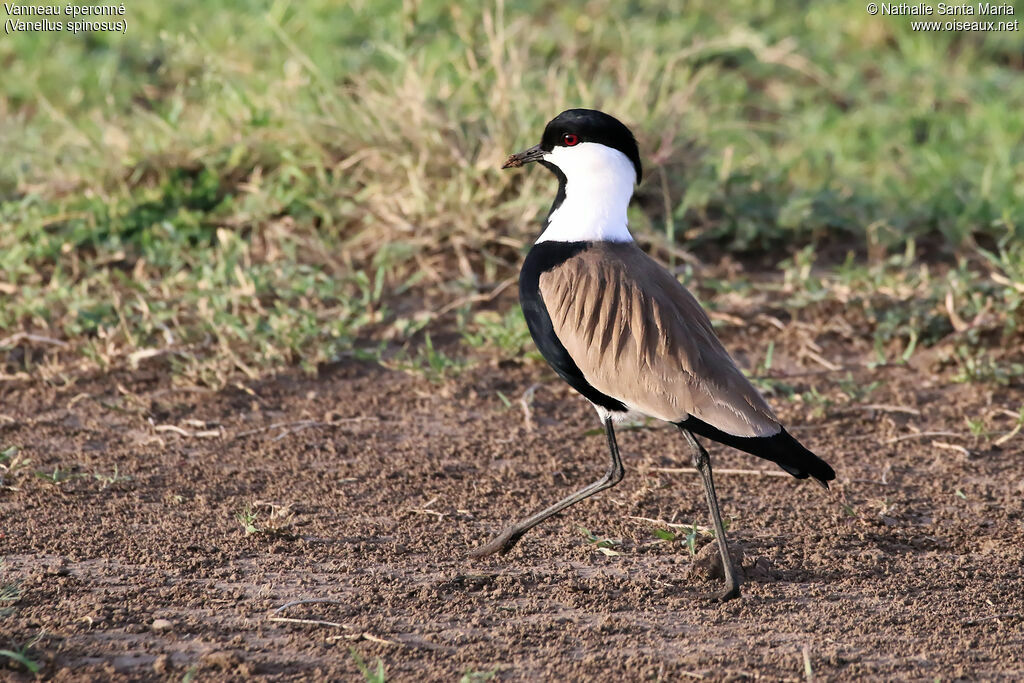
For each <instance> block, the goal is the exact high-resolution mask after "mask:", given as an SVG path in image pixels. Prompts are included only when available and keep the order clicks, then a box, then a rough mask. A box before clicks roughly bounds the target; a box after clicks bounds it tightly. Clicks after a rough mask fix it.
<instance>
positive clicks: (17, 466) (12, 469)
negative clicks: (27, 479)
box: [0, 446, 32, 491]
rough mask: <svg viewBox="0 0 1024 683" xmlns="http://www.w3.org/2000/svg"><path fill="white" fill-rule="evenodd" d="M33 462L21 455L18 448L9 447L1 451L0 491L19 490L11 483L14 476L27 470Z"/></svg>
mask: <svg viewBox="0 0 1024 683" xmlns="http://www.w3.org/2000/svg"><path fill="white" fill-rule="evenodd" d="M30 464H32V461H31V460H29V459H28V458H26V457H25V456H24V455H22V454H21V449H19V448H18V447H17V446H7V447H6V448H3V449H0V490H3V489H9V490H12V491H15V490H17V489H16V488H15V486H14V484H12V483H9V481H12V480H13V479H14V475H16V474H18V473H19V472H21V471H23V470H26V469H27V468H28V466H29V465H30Z"/></svg>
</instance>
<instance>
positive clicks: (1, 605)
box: [0, 563, 21, 617]
mask: <svg viewBox="0 0 1024 683" xmlns="http://www.w3.org/2000/svg"><path fill="white" fill-rule="evenodd" d="M0 569H3V564H2V563H0ZM20 599H21V582H19V581H12V582H10V583H4V584H0V617H6V616H7V615H9V614H11V613H12V612H14V607H13V605H14V603H16V602H18V600H20Z"/></svg>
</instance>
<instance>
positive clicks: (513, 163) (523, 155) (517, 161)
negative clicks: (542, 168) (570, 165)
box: [502, 145, 545, 168]
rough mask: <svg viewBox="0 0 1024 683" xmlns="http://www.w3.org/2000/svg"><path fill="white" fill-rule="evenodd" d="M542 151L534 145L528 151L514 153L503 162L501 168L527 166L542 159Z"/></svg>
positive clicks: (538, 146)
mask: <svg viewBox="0 0 1024 683" xmlns="http://www.w3.org/2000/svg"><path fill="white" fill-rule="evenodd" d="M544 154H545V152H544V150H543V149H541V146H540V145H534V146H533V147H531V148H530V149H524V150H523V151H522V152H516V153H515V154H510V155H509V157H508V159H506V160H505V164H504V165H503V166H502V168H519V167H520V166H522V165H523V164H528V163H530V162H531V161H540V160H541V159H543V158H544Z"/></svg>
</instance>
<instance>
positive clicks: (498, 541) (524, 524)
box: [469, 417, 626, 557]
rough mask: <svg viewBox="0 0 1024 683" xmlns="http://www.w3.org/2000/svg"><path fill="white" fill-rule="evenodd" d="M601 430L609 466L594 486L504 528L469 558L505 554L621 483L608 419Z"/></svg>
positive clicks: (620, 462)
mask: <svg viewBox="0 0 1024 683" xmlns="http://www.w3.org/2000/svg"><path fill="white" fill-rule="evenodd" d="M604 429H605V432H606V433H607V435H608V449H609V450H610V451H611V464H610V465H609V466H608V471H607V472H605V474H604V476H603V477H601V478H600V479H598V480H597V481H595V482H594V483H593V484H590V485H589V486H586V487H584V488H582V489H580V490H579V491H577V492H576V493H574V494H572V495H571V496H569V497H568V498H565V499H564V500H560V501H558V502H557V503H555V504H554V505H552V506H551V507H549V508H545V509H544V510H541V511H540V512H538V513H537V514H535V515H532V516H530V517H527V518H526V519H524V520H522V521H519V522H516V523H515V524H513V525H511V526H509V527H507V528H506V529H505V530H504V531H502V532H501V533H500V534H498V535H497V536H495V537H494V539H493V540H491V541H490V542H489V543H487V544H485V545H482V546H480V547H479V548H477V549H475V550H472V551H470V553H469V556H470V557H483V556H485V555H490V554H492V553H501V554H503V555H504V554H505V553H507V552H508V551H509V550H511V549H512V546H514V545H515V544H516V542H517V541H518V540H519V539H520V538H521V537H522V535H523V534H525V533H526V532H527V531H529V530H530V529H532V528H533V527H535V526H537V525H538V524H540V523H541V522H543V521H544V520H545V519H547V518H548V517H552V516H554V515H557V514H558V513H559V512H561V511H562V510H564V509H565V508H567V507H569V506H570V505H574V504H576V503H578V502H580V501H581V500H583V499H584V498H588V497H590V496H592V495H594V494H595V493H597V492H598V491H604V490H605V489H607V488H611V487H612V486H615V485H616V484H618V483H619V482H620V481H622V477H623V475H624V474H625V472H626V471H625V470H624V469H623V467H622V459H621V458H619V447H618V445H617V444H616V443H615V429H614V428H613V427H612V420H611V418H610V417H609V418H606V419H605V421H604Z"/></svg>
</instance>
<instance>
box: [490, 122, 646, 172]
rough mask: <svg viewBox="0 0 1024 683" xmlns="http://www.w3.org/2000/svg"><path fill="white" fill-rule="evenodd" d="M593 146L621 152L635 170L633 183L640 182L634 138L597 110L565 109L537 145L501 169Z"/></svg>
mask: <svg viewBox="0 0 1024 683" xmlns="http://www.w3.org/2000/svg"><path fill="white" fill-rule="evenodd" d="M588 142H590V143H596V144H599V145H604V146H605V147H610V148H612V149H616V150H618V151H620V152H622V153H623V154H624V155H625V156H626V158H628V159H629V160H630V162H632V164H633V168H634V169H636V182H638V183H639V182H640V179H641V177H642V175H643V169H642V167H641V165H640V150H639V148H638V147H637V144H636V138H634V137H633V133H632V132H630V130H629V128H627V127H626V126H625V125H624V124H623V123H622V122H621V121H619V120H618V119H617V118H615V117H614V116H609V115H608V114H605V113H604V112H603V111H597V110H596V109H567V110H565V111H563V112H562V113H561V114H559V115H558V116H556V117H555V118H553V119H551V121H550V122H548V125H547V126H546V127H545V128H544V135H543V136H542V137H541V141H540V144H539V145H536V146H534V147H531V148H530V149H527V150H524V151H522V152H519V153H518V154H513V155H512V156H510V157H509V158H508V161H506V162H505V165H504V166H503V167H502V168H514V167H518V166H522V165H523V164H526V163H529V162H531V161H542V160H543V159H544V157H545V155H548V154H551V153H552V152H554V151H555V150H556V149H557V148H559V147H575V146H577V145H580V144H583V143H588Z"/></svg>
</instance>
